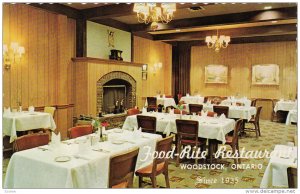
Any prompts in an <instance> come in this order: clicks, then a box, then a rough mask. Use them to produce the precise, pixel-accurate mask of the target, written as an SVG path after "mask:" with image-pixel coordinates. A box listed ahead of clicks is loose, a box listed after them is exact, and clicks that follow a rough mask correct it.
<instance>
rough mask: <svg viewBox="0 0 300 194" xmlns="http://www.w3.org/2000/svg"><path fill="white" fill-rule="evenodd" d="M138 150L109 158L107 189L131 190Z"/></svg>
mask: <svg viewBox="0 0 300 194" xmlns="http://www.w3.org/2000/svg"><path fill="white" fill-rule="evenodd" d="M138 153H139V148H136V149H134V150H131V151H128V152H125V153H122V154H118V155H115V156H113V157H111V158H110V165H109V183H108V187H109V188H132V187H133V177H134V172H135V166H136V161H137V157H138Z"/></svg>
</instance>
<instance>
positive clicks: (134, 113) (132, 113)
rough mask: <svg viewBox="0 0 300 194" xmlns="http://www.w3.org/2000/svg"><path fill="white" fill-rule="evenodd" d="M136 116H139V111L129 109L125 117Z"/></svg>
mask: <svg viewBox="0 0 300 194" xmlns="http://www.w3.org/2000/svg"><path fill="white" fill-rule="evenodd" d="M137 114H140V110H139V109H136V108H131V109H128V110H127V115H128V116H130V115H137Z"/></svg>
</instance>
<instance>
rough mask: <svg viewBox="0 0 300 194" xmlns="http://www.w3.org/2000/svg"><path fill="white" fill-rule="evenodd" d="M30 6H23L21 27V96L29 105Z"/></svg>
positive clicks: (24, 104) (23, 103)
mask: <svg viewBox="0 0 300 194" xmlns="http://www.w3.org/2000/svg"><path fill="white" fill-rule="evenodd" d="M28 14H29V13H28V6H24V5H22V6H21V15H20V18H19V19H20V20H21V24H20V28H21V31H22V36H21V39H22V40H21V43H20V44H21V45H22V46H24V48H25V53H24V54H23V56H22V66H21V77H22V79H21V96H22V106H23V107H28V106H29V98H28V97H29V85H28V82H29V70H28V58H29V54H28V52H29V50H28V47H29V41H28V38H29V28H28Z"/></svg>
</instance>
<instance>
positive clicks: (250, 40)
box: [166, 34, 297, 47]
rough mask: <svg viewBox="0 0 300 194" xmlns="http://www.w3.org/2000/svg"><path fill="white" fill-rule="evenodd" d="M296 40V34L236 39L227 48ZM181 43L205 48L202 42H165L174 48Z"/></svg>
mask: <svg viewBox="0 0 300 194" xmlns="http://www.w3.org/2000/svg"><path fill="white" fill-rule="evenodd" d="M296 39H297V34H287V35H272V36H256V37H238V38H232V39H231V41H230V43H229V47H230V45H231V44H244V43H260V42H283V41H296ZM183 42H184V43H185V44H187V45H189V46H206V43H205V42H204V40H192V41H172V42H166V43H169V44H171V45H173V46H176V45H178V44H180V43H183Z"/></svg>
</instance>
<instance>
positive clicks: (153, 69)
mask: <svg viewBox="0 0 300 194" xmlns="http://www.w3.org/2000/svg"><path fill="white" fill-rule="evenodd" d="M161 68H162V63H161V62H159V63H155V64H154V65H153V67H151V71H152V72H153V74H154V75H155V74H156V73H157V71H158V70H160V69H161Z"/></svg>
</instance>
